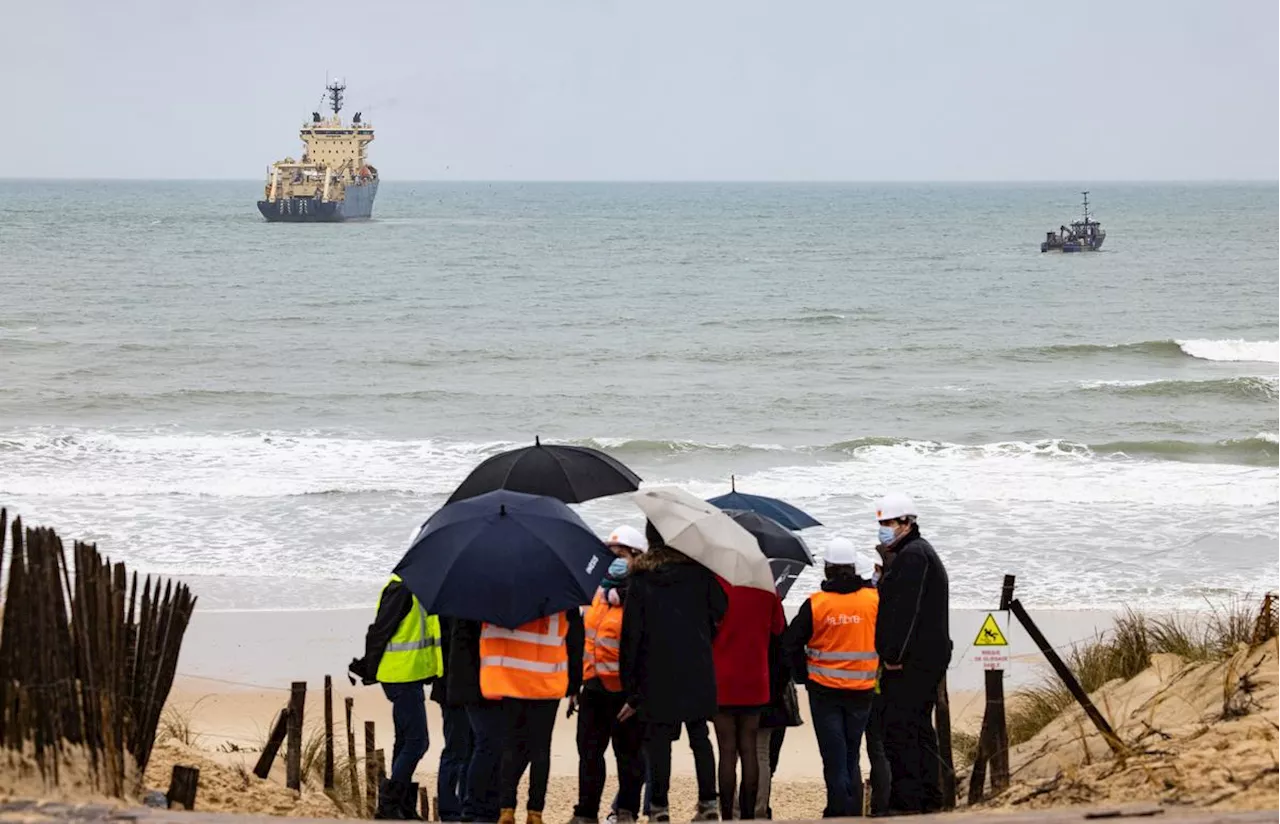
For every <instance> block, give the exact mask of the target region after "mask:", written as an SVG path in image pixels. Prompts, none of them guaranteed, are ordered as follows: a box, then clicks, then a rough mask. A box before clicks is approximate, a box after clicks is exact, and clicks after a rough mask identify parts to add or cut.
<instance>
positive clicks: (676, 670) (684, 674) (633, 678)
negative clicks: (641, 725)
mask: <svg viewBox="0 0 1280 824" xmlns="http://www.w3.org/2000/svg"><path fill="white" fill-rule="evenodd" d="M728 608H729V598H728V596H727V595H725V592H724V589H723V588H721V586H720V583H719V582H718V581H716V579H715V576H714V575H712V574H711V572H710V571H709V570H707V569H706V568H705V567H703V566H700V565H699V564H696V563H694V562H693V561H691V560H689V559H688V558H687V557H685V556H684V555H682V554H680V553H679V552H676V551H675V550H672V549H669V548H667V547H658V548H655V549H653V550H651V551H650V552H648V553H646V554H644V555H642V556H641V557H640V558H639V559H637V561H636V563H635V566H634V567H633V571H632V573H631V580H630V582H629V584H628V590H627V600H626V604H625V605H624V607H623V611H622V650H621V660H620V664H621V670H622V689H623V692H625V693H626V695H627V703H628V704H630V705H631V706H632V707H635V708H636V709H637V710H639V711H640V713H641V715H642V717H644V719H645V720H647V721H651V722H657V723H671V724H674V723H682V722H685V721H700V720H704V719H707V718H711V717H712V716H713V715H715V713H716V708H717V704H716V668H715V661H714V659H713V658H712V653H711V643H712V641H713V640H714V638H715V633H716V627H717V626H718V625H719V623H720V621H721V619H723V618H724V614H725V612H726V611H727V610H728Z"/></svg>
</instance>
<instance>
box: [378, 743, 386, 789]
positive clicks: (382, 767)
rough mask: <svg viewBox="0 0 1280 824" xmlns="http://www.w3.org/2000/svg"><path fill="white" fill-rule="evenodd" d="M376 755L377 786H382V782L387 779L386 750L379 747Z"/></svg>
mask: <svg viewBox="0 0 1280 824" xmlns="http://www.w3.org/2000/svg"><path fill="white" fill-rule="evenodd" d="M376 757H377V760H378V786H382V782H383V781H386V780H387V751H386V750H384V749H381V748H379V749H378V753H377V756H376Z"/></svg>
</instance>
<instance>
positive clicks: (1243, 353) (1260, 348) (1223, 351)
mask: <svg viewBox="0 0 1280 824" xmlns="http://www.w3.org/2000/svg"><path fill="white" fill-rule="evenodd" d="M1174 342H1175V343H1177V344H1178V346H1179V347H1181V348H1182V351H1183V352H1186V353H1187V354H1188V355H1190V356H1191V357H1193V358H1200V359H1201V360H1210V361H1253V362H1258V363H1280V341H1274V340H1269V341H1268V340H1258V341H1248V340H1180V341H1174Z"/></svg>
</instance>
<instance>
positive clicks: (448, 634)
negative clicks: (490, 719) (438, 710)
mask: <svg viewBox="0 0 1280 824" xmlns="http://www.w3.org/2000/svg"><path fill="white" fill-rule="evenodd" d="M452 642H453V619H452V618H446V617H445V616H443V615H441V616H440V660H441V661H443V662H444V671H445V675H444V676H442V677H440V678H437V679H436V680H435V683H434V684H432V685H431V700H432V701H434V702H436V703H437V704H439V705H440V706H442V707H449V706H453V705H452V704H450V703H449V677H448V673H449V645H450V644H451V643H452Z"/></svg>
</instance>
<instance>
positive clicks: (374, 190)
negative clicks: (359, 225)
mask: <svg viewBox="0 0 1280 824" xmlns="http://www.w3.org/2000/svg"><path fill="white" fill-rule="evenodd" d="M377 194H378V181H377V180H372V181H370V182H368V183H366V184H364V185H363V186H348V187H347V188H346V197H345V198H344V199H343V200H338V201H330V202H328V203H326V202H324V201H319V200H316V199H315V198H310V197H286V198H277V199H276V200H259V201H258V212H259V213H260V214H261V215H262V216H263V217H264V218H266V220H267V221H268V222H269V223H342V222H344V221H348V220H367V219H369V218H371V217H373V199H374V198H375V197H376V196H377Z"/></svg>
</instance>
